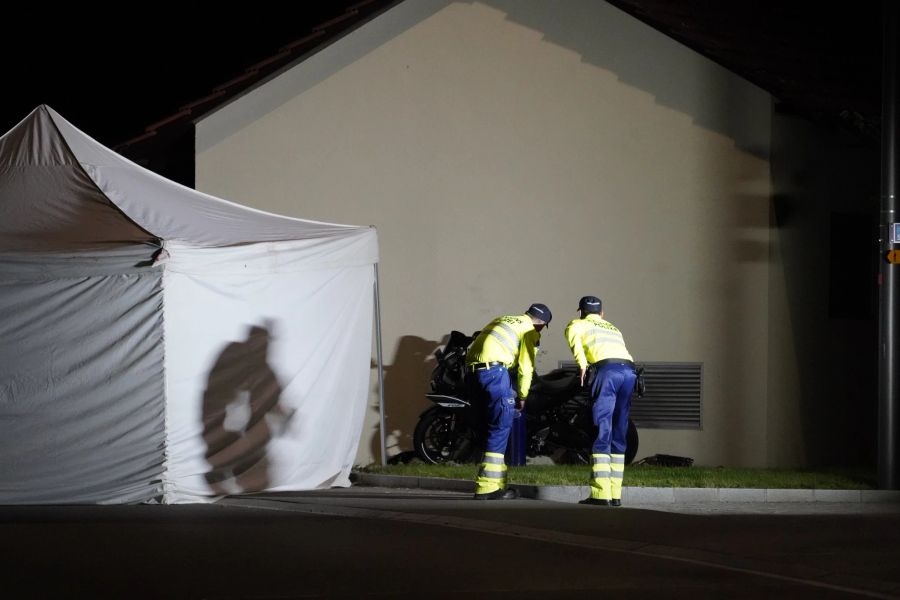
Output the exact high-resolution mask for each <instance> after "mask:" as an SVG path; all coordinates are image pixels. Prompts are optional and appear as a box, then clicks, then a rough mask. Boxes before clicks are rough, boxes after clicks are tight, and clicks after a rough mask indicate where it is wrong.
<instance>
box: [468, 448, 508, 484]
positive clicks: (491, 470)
mask: <svg viewBox="0 0 900 600" xmlns="http://www.w3.org/2000/svg"><path fill="white" fill-rule="evenodd" d="M506 469H507V467H506V463H505V462H504V461H503V455H502V454H499V453H497V452H485V453H484V458H483V459H482V463H481V466H480V467H478V477H476V478H475V493H476V494H490V493H491V492H496V491H497V490H505V489H506Z"/></svg>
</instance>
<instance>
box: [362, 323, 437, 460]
mask: <svg viewBox="0 0 900 600" xmlns="http://www.w3.org/2000/svg"><path fill="white" fill-rule="evenodd" d="M445 343H446V340H444V341H435V340H426V339H423V338H420V337H416V336H414V335H405V336H403V337H401V338H400V341H399V343H398V344H397V352H396V353H395V354H394V362H393V363H392V364H389V365H388V364H386V365H384V415H385V416H384V422H385V423H384V428H385V432H386V437H393V438H394V440H393V442H391V441H387V442H386V444H387V448H386V451H387V455H388V457H390V456H391V455H394V454H398V453H400V452H402V451H404V450H410V449H412V447H413V431H415V428H416V422H417V421H418V420H419V415H420V414H421V413H422V411H423V410H425V409H426V408H428V401H427V400H426V399H425V394H426V393H427V392H428V391H430V389H429V387H428V382H429V380H430V378H431V371H432V370H433V369H434V365H435V358H434V351H435V350H437V349H438V348H439V347H440V346H442V345H443V344H445ZM372 367H373V368H377V365H375V364H374V363H373V364H372ZM376 391H377V388H376ZM375 410H378V408H377V407H376V408H375ZM372 456H376V457H378V458H379V459H380V458H381V440H380V437H379V432H378V428H377V426H376V428H375V435H373V436H372Z"/></svg>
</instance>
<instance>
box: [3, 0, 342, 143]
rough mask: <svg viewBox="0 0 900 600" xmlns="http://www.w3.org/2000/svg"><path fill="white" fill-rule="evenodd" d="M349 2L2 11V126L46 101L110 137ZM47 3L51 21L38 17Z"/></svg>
mask: <svg viewBox="0 0 900 600" xmlns="http://www.w3.org/2000/svg"><path fill="white" fill-rule="evenodd" d="M349 4H352V2H342V1H327V2H322V1H320V2H307V3H303V4H301V5H299V6H298V7H294V8H291V12H297V11H300V12H301V14H300V15H299V16H292V17H290V18H288V17H287V14H286V13H287V9H285V8H281V9H276V8H275V7H274V6H269V7H268V10H265V9H264V8H263V7H262V6H260V7H259V8H258V11H257V12H253V11H252V10H249V9H248V5H243V6H241V8H240V10H238V9H235V10H234V11H232V12H221V11H212V10H210V9H209V8H207V10H206V11H203V10H200V9H199V8H190V7H183V6H179V8H178V10H177V11H176V10H175V9H174V8H170V9H168V10H166V9H165V8H162V9H160V8H159V7H158V5H148V4H143V5H135V6H134V7H131V8H129V9H128V10H129V12H132V11H139V10H140V9H141V8H145V9H146V8H147V7H152V10H151V11H148V12H145V13H143V14H141V13H139V12H135V13H134V16H133V17H129V18H127V19H126V18H124V17H123V16H121V15H119V16H114V17H105V18H99V17H96V16H94V15H91V14H89V12H85V11H84V10H82V11H81V12H77V11H75V10H74V9H72V10H66V9H63V10H62V11H61V12H60V11H59V10H57V9H56V8H52V9H51V8H49V7H46V8H42V10H41V11H38V10H33V11H19V12H18V13H15V12H10V13H9V14H8V15H5V16H7V18H6V19H5V22H6V27H5V29H6V31H5V32H4V35H3V36H2V37H0V52H2V55H3V69H2V74H0V81H2V85H0V90H2V91H0V94H2V103H0V133H5V132H6V131H7V130H9V129H10V128H11V127H13V126H14V125H15V124H16V123H18V122H19V121H20V120H21V119H23V118H24V117H25V116H26V115H27V114H28V113H29V112H31V110H32V109H34V108H35V107H36V106H38V105H39V104H42V103H44V104H48V105H50V106H51V107H52V108H54V109H55V110H56V111H58V112H59V113H60V114H62V116H63V117H65V118H66V119H68V120H69V121H70V122H71V123H72V124H74V125H75V126H76V127H78V128H79V129H81V130H82V131H84V132H86V133H87V134H88V135H90V136H92V137H94V138H95V139H97V140H98V141H100V142H102V143H104V144H105V145H107V146H115V145H116V144H119V143H121V142H124V141H126V140H128V139H131V138H133V137H135V136H137V135H140V134H141V133H142V132H143V130H144V127H146V126H147V125H149V124H151V123H153V122H155V121H158V120H160V119H163V118H165V117H167V116H169V115H171V114H173V113H175V112H177V111H178V107H179V106H181V105H183V104H186V103H188V102H190V101H192V100H195V99H197V98H200V97H202V96H205V95H207V94H208V93H210V91H211V90H212V88H213V87H215V86H216V85H219V84H220V83H223V82H225V81H227V80H229V79H231V78H232V77H235V76H237V75H239V74H240V73H241V72H243V69H244V68H245V67H247V66H249V65H251V64H254V63H256V62H258V61H259V60H262V59H264V58H266V57H268V56H271V55H273V54H275V53H277V52H278V49H279V48H280V47H281V46H283V45H284V44H286V43H288V42H291V41H293V40H295V39H299V38H302V37H303V36H305V35H306V34H308V33H309V32H310V29H311V28H312V27H313V26H315V25H318V24H320V23H322V22H324V21H326V20H328V19H330V18H332V17H334V16H337V15H339V14H341V13H342V12H343V10H344V6H345V5H349ZM42 6H45V5H42ZM251 6H252V5H251ZM83 8H85V7H84V6H82V9H83ZM4 12H5V13H6V12H7V11H6V10H5V9H4ZM51 12H52V13H53V17H52V21H51V22H45V21H47V20H48V19H47V16H48V15H47V13H51ZM123 13H124V10H123ZM92 19H94V22H90V21H91V20H92ZM213 22H215V24H213Z"/></svg>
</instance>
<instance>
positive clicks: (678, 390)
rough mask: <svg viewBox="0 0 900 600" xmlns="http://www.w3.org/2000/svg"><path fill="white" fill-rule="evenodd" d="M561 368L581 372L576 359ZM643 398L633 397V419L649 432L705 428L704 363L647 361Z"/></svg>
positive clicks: (563, 364) (562, 362)
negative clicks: (652, 430)
mask: <svg viewBox="0 0 900 600" xmlns="http://www.w3.org/2000/svg"><path fill="white" fill-rule="evenodd" d="M559 366H560V368H563V369H576V370H577V369H578V365H577V363H576V362H575V361H573V360H564V361H560V362H559ZM637 366H638V367H644V383H645V385H646V390H645V391H644V397H643V398H638V397H637V396H635V397H633V398H632V401H631V415H630V416H631V420H632V421H634V424H635V425H636V426H638V427H645V428H650V429H702V428H703V427H702V425H703V421H702V414H703V411H702V408H703V403H702V398H703V364H702V363H672V362H645V363H637Z"/></svg>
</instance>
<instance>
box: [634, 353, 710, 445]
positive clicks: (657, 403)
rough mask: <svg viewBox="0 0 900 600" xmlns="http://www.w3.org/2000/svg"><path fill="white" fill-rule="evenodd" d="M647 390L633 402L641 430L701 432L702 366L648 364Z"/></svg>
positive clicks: (646, 371) (698, 364)
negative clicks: (649, 428) (690, 430)
mask: <svg viewBox="0 0 900 600" xmlns="http://www.w3.org/2000/svg"><path fill="white" fill-rule="evenodd" d="M638 366H639V367H640V366H643V367H644V383H645V385H646V390H645V391H644V397H643V398H637V397H635V398H634V399H633V400H632V402H631V420H632V421H634V424H635V425H637V426H638V427H651V428H655V429H702V418H701V416H702V413H703V411H702V408H703V404H702V398H703V364H702V363H670V362H645V363H638Z"/></svg>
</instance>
